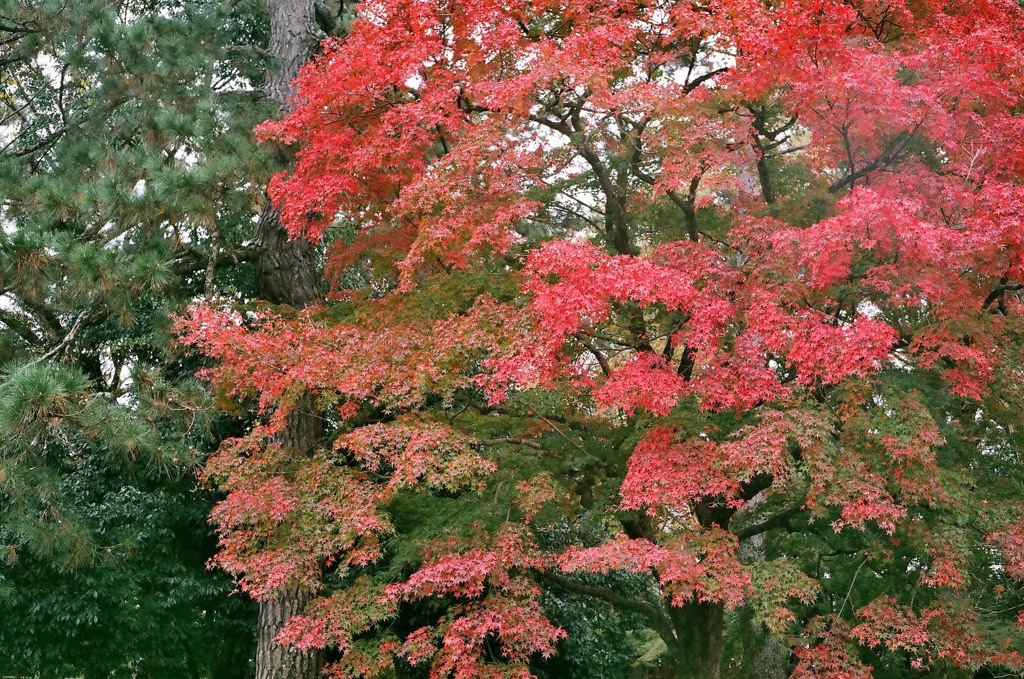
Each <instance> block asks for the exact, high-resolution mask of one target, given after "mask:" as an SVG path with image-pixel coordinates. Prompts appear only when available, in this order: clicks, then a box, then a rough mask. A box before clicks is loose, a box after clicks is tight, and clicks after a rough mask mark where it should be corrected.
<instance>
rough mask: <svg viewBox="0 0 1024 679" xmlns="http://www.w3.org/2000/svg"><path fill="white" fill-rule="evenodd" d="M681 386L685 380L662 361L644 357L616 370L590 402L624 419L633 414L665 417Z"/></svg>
mask: <svg viewBox="0 0 1024 679" xmlns="http://www.w3.org/2000/svg"><path fill="white" fill-rule="evenodd" d="M685 385H686V380H685V379H683V377H682V376H680V375H679V374H677V373H676V372H675V371H673V370H671V369H670V368H669V367H668V365H666V361H665V359H664V358H662V357H660V356H657V355H655V354H651V353H645V354H641V355H640V356H637V357H636V358H634V359H633V360H631V361H628V362H627V363H626V364H625V365H623V366H621V367H619V368H617V369H616V370H615V371H614V372H613V373H612V374H611V375H610V376H609V377H608V379H607V380H605V382H604V384H602V385H601V386H600V387H598V388H597V389H595V390H594V399H595V400H596V401H597V403H598V405H601V406H609V407H618V408H622V409H623V411H625V413H626V414H627V415H632V414H633V413H634V412H635V411H637V410H646V411H647V412H649V413H651V414H652V415H668V414H669V411H671V410H672V408H673V407H674V406H675V405H676V403H677V402H678V401H679V397H680V395H681V394H682V393H683V388H684V387H685Z"/></svg>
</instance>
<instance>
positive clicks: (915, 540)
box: [179, 0, 1024, 679]
mask: <svg viewBox="0 0 1024 679" xmlns="http://www.w3.org/2000/svg"><path fill="white" fill-rule="evenodd" d="M1022 29H1024V15H1022V13H1021V11H1020V8H1019V7H1018V6H1017V5H1016V3H1012V2H1007V1H1003V0H981V1H980V2H959V1H958V0H948V1H946V0H907V1H906V2H903V1H901V0H886V1H884V2H875V1H873V0H848V1H846V2H842V1H839V0H778V1H776V2H758V1H754V0H750V1H748V0H720V1H717V0H716V1H711V2H690V1H685V2H674V1H671V0H669V1H665V2H647V1H641V0H613V1H606V2H602V3H594V2H588V1H586V0H559V1H557V2H554V1H550V0H521V1H520V0H516V1H512V2H509V1H507V0H503V1H501V2H498V1H492V0H477V1H473V2H469V1H462V0H429V1H428V0H376V1H368V2H363V3H362V4H360V5H359V6H358V8H357V16H356V19H355V21H354V22H353V23H352V25H351V28H350V29H349V30H348V33H347V35H346V36H345V37H344V38H340V39H336V40H330V39H329V40H328V41H326V42H325V43H324V44H323V45H322V54H321V55H320V56H318V57H317V58H316V59H315V60H314V61H313V62H312V63H310V64H309V65H307V66H306V67H305V68H304V69H303V71H302V72H301V74H300V76H299V77H298V79H297V80H296V82H295V86H296V91H297V94H296V95H295V98H294V102H293V109H292V110H291V111H290V112H288V113H287V114H286V115H285V116H284V117H283V119H281V120H279V121H274V122H268V123H265V124H264V125H263V126H262V127H261V128H260V131H261V134H262V136H263V138H264V139H266V140H267V141H268V142H271V143H273V144H277V145H283V146H285V147H290V148H292V149H293V150H294V152H295V158H296V162H295V168H294V170H293V171H289V172H287V173H284V174H281V175H279V176H277V177H276V178H275V179H274V181H273V182H272V183H271V194H272V196H273V198H274V199H275V201H276V203H277V205H278V206H279V208H280V211H281V218H282V221H283V223H284V224H285V226H286V227H287V228H289V229H290V231H291V233H292V235H293V236H294V237H295V238H308V239H313V240H318V239H324V240H326V241H328V242H329V243H330V245H329V251H328V257H327V260H326V270H327V276H328V278H329V280H330V283H331V286H332V287H331V292H330V293H329V294H328V295H326V296H325V298H324V299H323V300H322V302H321V303H320V304H317V305H313V306H309V307H306V308H304V309H301V310H298V309H292V308H288V307H262V308H253V307H251V306H248V305H246V306H241V307H240V306H238V305H233V304H232V303H231V302H230V300H224V301H220V302H217V301H212V302H210V303H208V304H204V305H198V306H195V307H193V309H192V310H191V311H190V313H189V314H188V315H187V316H186V317H183V318H182V319H181V321H180V324H179V331H180V332H181V335H182V337H183V339H184V341H186V342H188V343H190V344H192V345H194V346H196V347H198V348H199V349H200V350H201V351H202V352H203V353H204V354H205V355H206V356H208V357H210V358H211V359H213V360H214V362H213V363H212V364H211V365H210V366H209V367H208V368H206V369H205V370H204V372H203V376H204V377H205V378H206V379H208V380H209V381H211V382H212V384H213V385H214V388H215V390H217V391H218V393H220V394H223V395H224V396H227V397H230V398H233V399H236V400H238V401H239V402H244V403H249V404H251V405H252V407H253V408H254V409H255V410H256V412H257V413H258V415H259V418H260V420H259V422H258V424H257V425H256V426H255V427H253V428H252V429H251V430H250V431H248V432H247V433H246V434H245V435H243V436H240V437H237V438H233V439H230V440H228V441H226V442H225V444H224V445H222V447H221V448H220V450H219V452H218V453H217V454H216V455H215V456H214V457H213V458H212V459H211V461H210V463H209V465H208V467H207V473H208V474H209V476H210V477H211V478H212V479H214V480H215V481H216V483H217V484H218V485H219V487H220V488H222V489H223V490H225V491H226V492H227V497H226V499H225V500H224V501H222V502H221V503H219V504H218V505H217V507H216V508H215V510H214V513H213V518H214V521H215V522H216V525H217V528H218V531H219V534H220V539H221V546H220V552H219V554H218V556H217V557H216V558H217V562H218V563H219V564H220V565H221V566H222V567H223V568H225V569H227V570H228V571H230V572H232V573H235V574H236V575H237V576H238V577H239V582H240V586H241V587H242V588H243V589H244V590H246V591H248V592H249V593H251V594H252V595H253V596H255V597H257V598H261V597H267V596H269V595H270V594H271V593H272V592H274V591H277V590H280V589H281V588H282V587H296V586H297V587H302V588H306V589H309V590H316V591H319V592H321V593H322V595H321V596H320V597H319V598H318V599H316V600H314V601H313V602H312V603H311V605H310V606H309V608H307V610H306V612H305V614H303V615H299V616H296V617H294V618H292V620H291V622H290V624H289V625H288V626H287V627H286V628H285V630H284V632H283V633H282V635H281V636H280V637H279V639H280V640H281V641H284V642H288V643H291V644H295V645H297V646H299V647H304V648H311V647H316V648H323V647H329V648H331V649H334V650H333V653H334V656H333V657H334V661H335V662H334V663H333V664H332V666H331V669H330V672H331V673H332V676H337V677H343V676H346V677H347V676H390V675H393V674H394V673H398V674H401V675H405V674H408V673H416V672H419V671H420V670H421V669H422V668H429V674H430V675H431V676H435V677H445V676H454V677H480V676H494V677H498V676H502V677H505V676H521V677H526V676H530V675H535V674H538V673H544V672H546V671H550V668H551V667H553V665H552V664H551V663H552V662H553V661H551V660H550V658H551V657H552V656H554V655H555V654H556V653H558V651H559V649H571V648H572V643H573V642H572V641H571V639H567V636H568V633H569V631H571V628H572V625H571V624H570V622H569V621H564V622H563V621H560V620H559V615H560V613H559V607H558V601H559V597H562V598H563V599H564V597H567V596H571V597H580V598H583V599H585V600H587V601H588V602H589V603H590V604H591V605H593V606H597V607H598V610H601V611H607V612H610V614H611V615H612V616H613V617H614V624H613V625H610V626H609V627H608V628H607V629H612V628H614V629H618V630H620V632H619V633H620V634H621V633H622V630H624V629H629V630H630V632H629V636H628V639H629V640H630V641H628V642H624V643H623V645H626V644H627V643H632V644H634V646H635V649H634V650H636V653H635V655H637V656H639V655H641V654H642V653H643V651H642V650H641V649H643V648H649V649H653V655H657V654H658V652H659V650H660V652H661V653H662V656H661V661H660V662H661V664H662V665H663V669H664V670H665V671H666V672H668V673H669V674H670V675H671V676H678V677H702V678H715V677H719V676H756V674H753V675H751V674H750V673H751V668H750V664H751V662H752V661H751V655H752V653H753V650H752V649H751V648H750V647H749V645H747V646H745V645H744V644H743V643H742V642H741V640H742V639H743V638H744V637H746V636H749V635H750V634H751V630H752V629H753V630H755V631H757V630H764V631H765V633H766V634H768V635H770V636H771V637H772V638H773V639H774V641H771V642H770V643H773V644H777V645H781V646H782V647H785V648H787V649H792V654H791V655H790V653H789V652H788V651H787V652H785V653H783V654H782V657H783V662H785V663H789V664H791V665H792V666H793V669H792V674H791V676H794V677H799V678H801V679H810V678H812V677H820V678H825V677H829V678H838V677H868V676H879V677H902V676H910V675H911V674H913V673H915V672H919V671H931V672H934V673H936V674H940V673H942V674H943V676H965V677H966V676H972V675H974V674H975V673H979V672H980V673H982V674H981V676H990V675H992V674H995V673H1000V672H1007V671H1009V672H1019V671H1020V670H1021V669H1022V663H1024V660H1022V658H1021V655H1020V653H1021V651H1022V648H1021V644H1022V638H1021V632H1020V625H1021V622H1022V621H1021V620H1020V619H1019V618H1018V615H1017V611H1018V610H1020V606H1021V588H1020V584H1019V579H1020V578H1021V576H1024V551H1022V548H1024V528H1022V525H1024V522H1022V520H1021V518H1022V517H1021V516H1020V498H1021V493H1022V491H1024V488H1022V486H1021V482H1022V480H1024V477H1022V475H1021V472H1022V470H1021V466H1020V458H1019V452H1018V450H1019V446H1020V445H1021V443H1022V441H1021V440H1020V437H1021V428H1020V426H1019V422H1018V420H1019V418H1020V415H1019V414H1020V412H1021V405H1022V404H1021V381H1020V375H1021V372H1020V370H1021V368H1020V366H1021V356H1020V354H1021V347H1022V344H1021V339H1022V336H1021V330H1022V325H1021V322H1020V320H1021V310H1022V306H1021V299H1020V297H1019V292H1020V290H1021V289H1022V287H1024V269H1022V263H1024V259H1022V255H1024V249H1022V245H1024V244H1022V242H1021V239H1022V238H1024V229H1022V223H1021V219H1022V215H1024V193H1022V191H1024V187H1022V179H1024V175H1022V170H1024V165H1022V159H1024V153H1021V149H1020V143H1021V139H1024V135H1022V132H1024V130H1022V126H1024V123H1022V120H1024V119H1022V117H1021V115H1020V113H1021V95H1022V91H1024V90H1022V87H1024V64H1022V63H1021V61H1022V59H1024V49H1022V48H1024V44H1022V35H1024V30H1022ZM298 411H304V412H310V413H313V412H315V413H316V414H317V415H318V416H319V417H321V418H324V420H325V427H326V431H327V436H326V438H327V439H329V440H327V441H325V443H324V445H323V446H321V447H320V448H319V449H318V450H316V451H314V452H313V453H312V454H310V452H309V451H307V450H297V449H296V448H295V447H294V446H290V445H289V444H288V441H287V440H286V438H282V437H281V435H280V434H281V432H282V431H283V429H284V428H285V427H286V426H287V422H288V421H289V418H290V417H294V416H295V413H296V412H298ZM598 617H599V616H598V615H596V614H595V620H597V619H598ZM563 620H564V618H563ZM595 624H596V625H599V624H600V623H595ZM751 625H753V628H751ZM758 633H760V632H758ZM583 634H584V635H585V634H586V632H584V633H583ZM645 634H647V635H648V636H646V637H645V636H644V635H645ZM644 639H647V640H651V639H653V640H656V641H657V643H656V644H655V645H654V646H650V645H649V644H648V646H646V647H645V646H644V643H645V642H644ZM583 647H584V648H585V644H584V646H583ZM576 648H580V646H577V647H576ZM780 653H781V651H780ZM545 668H548V669H545ZM424 671H426V670H424ZM985 672H988V673H989V675H985V674H984V673H985ZM744 673H746V674H744Z"/></svg>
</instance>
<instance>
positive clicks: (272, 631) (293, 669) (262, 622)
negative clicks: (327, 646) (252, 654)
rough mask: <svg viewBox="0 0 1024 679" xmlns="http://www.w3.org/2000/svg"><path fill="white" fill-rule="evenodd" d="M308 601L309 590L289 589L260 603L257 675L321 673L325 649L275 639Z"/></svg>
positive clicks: (284, 678)
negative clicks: (301, 647) (297, 646)
mask: <svg viewBox="0 0 1024 679" xmlns="http://www.w3.org/2000/svg"><path fill="white" fill-rule="evenodd" d="M308 601H309V593H308V592H304V591H302V590H299V589H287V590H282V591H280V592H278V593H277V594H275V595H274V597H273V598H271V599H269V600H267V601H264V602H262V603H261V604H260V617H259V641H258V644H257V647H256V679H299V678H303V679H305V678H309V677H316V676H318V675H319V674H320V669H321V668H322V667H323V654H322V653H320V652H311V651H300V650H298V649H295V648H292V647H289V646H282V645H281V644H278V643H276V642H275V641H274V637H275V636H276V635H277V633H278V632H280V631H281V625H282V624H283V623H284V621H286V620H288V619H289V618H290V617H292V616H293V615H296V614H298V613H301V612H302V609H303V608H305V606H306V603H307V602H308Z"/></svg>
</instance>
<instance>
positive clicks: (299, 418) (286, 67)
mask: <svg viewBox="0 0 1024 679" xmlns="http://www.w3.org/2000/svg"><path fill="white" fill-rule="evenodd" d="M267 12H268V14H269V18H270V44H269V45H268V50H269V52H270V54H271V56H272V57H273V58H274V60H275V61H276V63H275V64H273V65H272V67H271V71H270V72H269V73H268V75H267V81H266V84H265V86H264V93H265V94H266V96H267V97H268V98H269V99H271V100H273V101H275V102H277V104H278V106H279V107H280V108H281V110H282V111H284V110H287V108H288V103H289V99H290V98H291V96H292V94H293V91H292V88H291V81H292V80H293V79H294V78H295V76H296V75H298V72H299V69H300V68H301V67H302V65H303V64H305V63H306V62H307V61H309V59H310V57H312V55H313V50H314V49H315V47H316V44H317V41H318V40H317V38H318V36H317V33H316V27H315V23H314V12H315V9H314V0H267ZM256 245H257V249H258V253H259V254H258V256H257V259H256V273H257V281H258V286H259V294H260V295H261V296H262V297H264V298H265V299H267V300H268V301H270V302H274V303H275V304H288V305H291V306H293V307H296V308H302V307H305V306H309V305H310V304H312V303H313V302H315V301H316V300H317V299H318V298H319V281H320V275H319V271H318V269H319V267H318V266H317V260H316V250H315V248H314V247H313V246H312V245H311V244H310V243H309V242H307V241H306V240H305V239H302V238H297V239H291V238H289V237H288V234H287V232H286V231H285V230H284V227H282V225H281V223H280V221H279V220H278V215H277V212H276V211H275V210H273V209H272V208H271V207H270V206H269V205H268V206H267V207H266V208H265V209H264V211H263V214H262V215H261V217H260V222H259V226H258V230H257V234H256ZM322 436H323V425H322V420H321V419H320V418H318V417H317V416H316V414H315V413H314V412H313V411H312V403H311V402H308V401H307V400H306V399H303V400H302V401H300V403H299V404H298V405H297V407H296V409H295V411H294V413H293V414H292V416H291V417H290V418H289V421H288V425H287V427H286V429H285V431H284V433H283V434H282V443H283V444H284V445H286V446H288V447H291V448H294V449H295V450H296V452H298V453H299V454H311V453H312V452H313V451H314V450H315V449H316V446H317V445H318V443H319V441H320V439H321V438H322ZM309 598H310V594H309V592H306V591H303V590H301V589H298V588H289V589H284V590H281V591H279V592H276V593H275V594H274V595H272V596H271V598H270V599H268V600H266V601H262V602H260V614H259V640H258V643H257V649H256V679H316V677H318V676H319V675H320V671H321V669H322V668H323V663H324V653H323V651H319V650H298V649H295V648H288V647H285V646H282V645H280V644H278V643H277V642H275V641H274V638H275V637H276V636H277V634H278V633H279V632H280V631H281V628H282V627H283V625H284V624H285V623H286V622H287V621H288V619H289V618H291V617H292V616H293V615H296V614H298V613H301V612H302V611H303V609H304V608H305V606H306V604H307V602H308V601H309Z"/></svg>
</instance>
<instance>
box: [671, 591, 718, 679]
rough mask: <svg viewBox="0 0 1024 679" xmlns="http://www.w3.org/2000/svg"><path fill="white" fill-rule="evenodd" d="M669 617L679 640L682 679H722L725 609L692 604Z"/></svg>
mask: <svg viewBox="0 0 1024 679" xmlns="http://www.w3.org/2000/svg"><path fill="white" fill-rule="evenodd" d="M670 615H671V617H672V622H673V624H674V626H675V632H676V639H677V640H678V647H677V648H678V650H677V652H676V658H675V661H676V665H677V669H678V673H679V674H678V676H679V679H719V677H720V676H721V673H722V669H721V668H722V635H723V631H724V626H725V606H724V605H723V604H721V603H706V604H702V603H696V602H692V603H688V604H686V605H685V606H679V607H672V608H671V612H670Z"/></svg>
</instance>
